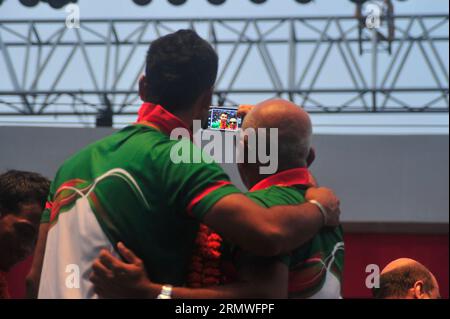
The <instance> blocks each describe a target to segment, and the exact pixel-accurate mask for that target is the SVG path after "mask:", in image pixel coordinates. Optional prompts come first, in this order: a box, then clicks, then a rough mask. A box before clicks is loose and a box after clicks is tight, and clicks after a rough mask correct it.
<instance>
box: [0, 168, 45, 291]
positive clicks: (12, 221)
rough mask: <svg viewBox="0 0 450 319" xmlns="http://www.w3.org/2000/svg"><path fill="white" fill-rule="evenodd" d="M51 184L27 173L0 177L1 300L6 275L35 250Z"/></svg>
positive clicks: (14, 172) (13, 172) (8, 173)
mask: <svg viewBox="0 0 450 319" xmlns="http://www.w3.org/2000/svg"><path fill="white" fill-rule="evenodd" d="M49 189H50V181H49V180H48V179H46V178H45V177H43V176H41V175H39V174H36V173H30V172H21V171H15V170H11V171H8V172H6V173H4V174H2V175H0V299H4V298H8V297H9V293H8V287H7V283H6V274H7V273H8V272H9V270H10V269H11V268H12V267H13V266H14V265H16V264H17V263H19V262H21V261H23V260H24V259H25V258H27V257H28V256H30V255H31V254H32V253H33V251H34V246H35V243H36V239H37V235H38V229H39V222H40V219H41V215H42V212H43V210H44V206H45V201H46V199H47V195H48V192H49Z"/></svg>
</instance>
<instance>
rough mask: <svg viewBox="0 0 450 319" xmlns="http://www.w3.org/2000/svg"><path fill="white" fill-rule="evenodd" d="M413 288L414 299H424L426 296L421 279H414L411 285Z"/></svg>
mask: <svg viewBox="0 0 450 319" xmlns="http://www.w3.org/2000/svg"><path fill="white" fill-rule="evenodd" d="M413 290H414V298H415V299H424V298H426V296H425V292H424V291H423V281H421V280H419V281H416V283H415V284H414V287H413Z"/></svg>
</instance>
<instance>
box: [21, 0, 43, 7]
mask: <svg viewBox="0 0 450 319" xmlns="http://www.w3.org/2000/svg"><path fill="white" fill-rule="evenodd" d="M19 1H20V3H21V4H23V5H24V6H25V7H34V6H36V5H37V4H38V3H39V0H19Z"/></svg>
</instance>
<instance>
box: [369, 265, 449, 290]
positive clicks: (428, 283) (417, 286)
mask: <svg viewBox="0 0 450 319" xmlns="http://www.w3.org/2000/svg"><path fill="white" fill-rule="evenodd" d="M373 294H374V297H375V298H377V299H437V298H440V293H439V284H438V282H437V280H436V278H435V277H434V275H433V274H432V273H431V272H430V271H429V270H428V269H427V268H426V267H425V266H424V265H422V264H421V263H419V262H417V261H415V260H413V259H409V258H401V259H397V260H395V261H393V262H391V263H389V264H388V265H387V266H386V267H385V268H384V269H383V271H382V272H381V275H380V287H379V288H375V289H374V290H373Z"/></svg>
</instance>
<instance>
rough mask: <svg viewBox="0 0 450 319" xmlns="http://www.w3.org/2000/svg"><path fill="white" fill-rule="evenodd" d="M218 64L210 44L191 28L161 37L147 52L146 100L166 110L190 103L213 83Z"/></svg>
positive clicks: (174, 109)
mask: <svg viewBox="0 0 450 319" xmlns="http://www.w3.org/2000/svg"><path fill="white" fill-rule="evenodd" d="M218 65H219V59H218V57H217V54H216V52H215V51H214V49H213V48H212V46H211V45H210V44H209V43H208V42H206V41H205V40H203V39H202V38H201V37H200V36H198V34H197V33H196V32H194V31H192V30H179V31H178V32H175V33H172V34H169V35H166V36H164V37H161V38H159V39H158V40H156V41H154V42H153V43H152V44H151V45H150V48H149V50H148V53H147V66H146V70H145V73H146V81H147V92H146V100H147V101H148V102H152V103H155V104H160V105H162V106H163V107H165V108H166V109H168V110H169V111H176V110H179V109H180V108H181V107H183V106H189V105H191V104H193V103H194V102H195V100H197V99H198V97H199V96H200V95H201V94H202V93H203V92H205V91H206V90H208V89H210V88H212V87H213V86H214V83H215V81H216V77H217V71H218Z"/></svg>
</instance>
